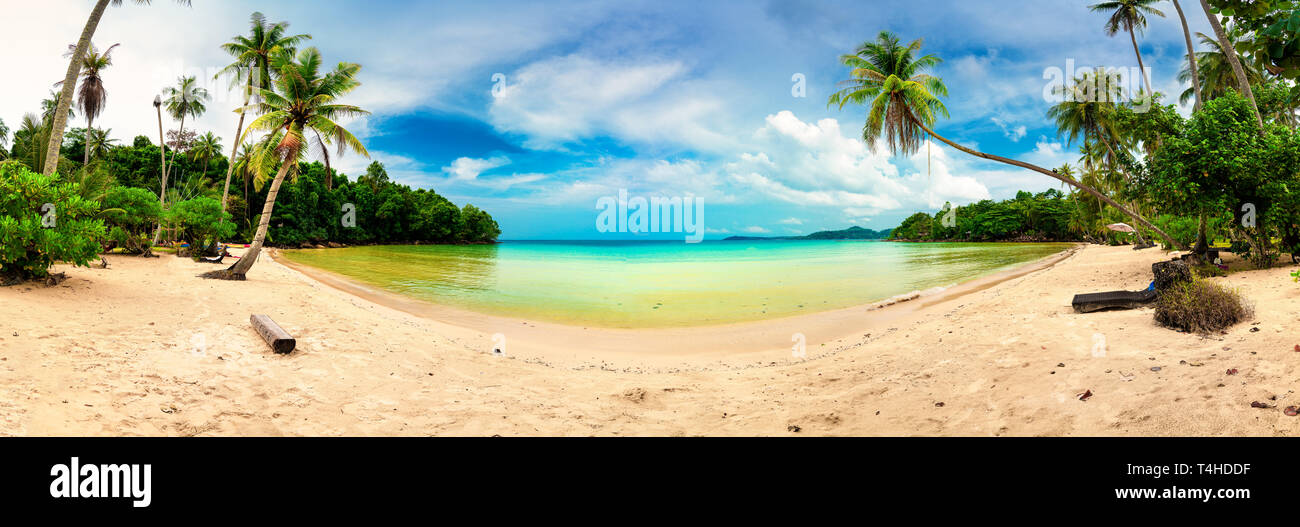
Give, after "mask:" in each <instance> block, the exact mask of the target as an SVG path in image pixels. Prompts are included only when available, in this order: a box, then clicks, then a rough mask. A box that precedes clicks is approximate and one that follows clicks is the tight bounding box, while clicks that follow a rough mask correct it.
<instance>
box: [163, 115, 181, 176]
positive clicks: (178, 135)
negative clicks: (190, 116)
mask: <svg viewBox="0 0 1300 527" xmlns="http://www.w3.org/2000/svg"><path fill="white" fill-rule="evenodd" d="M184 140H185V114H181V127H180V129H179V130H177V131H176V148H173V149H172V158H171V160H169V161H167V164H168V165H171V167H172V168H176V151H177V150H180V149H181V141H184Z"/></svg>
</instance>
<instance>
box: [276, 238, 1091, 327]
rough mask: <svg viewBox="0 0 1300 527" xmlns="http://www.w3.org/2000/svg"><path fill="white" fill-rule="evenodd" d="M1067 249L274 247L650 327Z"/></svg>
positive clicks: (798, 244) (775, 313)
mask: <svg viewBox="0 0 1300 527" xmlns="http://www.w3.org/2000/svg"><path fill="white" fill-rule="evenodd" d="M1069 246H1070V244H1061V243H1052V244H1018V243H1017V244H1012V243H1006V244H1003V243H926V244H912V243H887V242H865V241H716V242H704V243H699V244H686V243H682V242H680V241H672V242H640V241H635V242H571V241H565V242H535V241H507V242H501V243H499V244H497V245H468V246H465V245H388V246H369V247H349V248H346V249H329V250H292V251H282V254H284V255H285V256H286V257H288V258H289V259H290V260H292V261H294V262H298V263H302V264H305V265H309V266H312V267H316V268H320V269H324V270H326V271H331V272H334V273H338V274H341V275H344V276H347V277H349V278H352V279H354V280H357V281H359V282H362V283H365V284H369V285H372V286H376V287H379V288H382V289H385V290H388V291H392V292H396V293H401V294H404V295H409V296H411V297H415V298H418V299H421V300H427V301H430V302H435V303H439V304H445V305H450V306H455V307H460V308H464V309H469V310H474V311H479V312H483V313H489V314H495V315H504V316H513V317H520V318H525V319H533V320H548V321H552V322H560V323H565V324H571V325H580V326H595V327H614V328H651V327H681V326H700V325H711V324H723V323H730V322H742V321H751V320H763V319H769V318H777V317H783V316H791V315H798V314H805V313H812V312H817V311H826V310H831V309H838V308H843V307H849V306H854V305H861V304H867V303H871V302H875V301H878V300H883V299H886V298H889V297H891V296H894V295H899V294H905V293H909V292H912V291H919V290H925V289H929V288H932V287H937V286H949V285H952V284H955V283H958V282H964V281H967V280H970V279H973V278H977V277H979V276H983V275H987V274H991V273H993V272H996V271H999V270H1003V269H1007V268H1009V267H1014V266H1016V265H1017V264H1022V263H1025V262H1029V261H1033V260H1036V259H1039V258H1042V257H1045V256H1048V255H1051V254H1053V253H1056V252H1059V251H1062V250H1064V249H1066V248H1068V247H1069Z"/></svg>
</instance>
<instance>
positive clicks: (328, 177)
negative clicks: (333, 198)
mask: <svg viewBox="0 0 1300 527" xmlns="http://www.w3.org/2000/svg"><path fill="white" fill-rule="evenodd" d="M316 141H317V142H319V143H320V151H321V153H322V154H324V155H325V190H334V171H333V170H330V149H329V147H327V146H325V140H324V139H321V136H320V132H316Z"/></svg>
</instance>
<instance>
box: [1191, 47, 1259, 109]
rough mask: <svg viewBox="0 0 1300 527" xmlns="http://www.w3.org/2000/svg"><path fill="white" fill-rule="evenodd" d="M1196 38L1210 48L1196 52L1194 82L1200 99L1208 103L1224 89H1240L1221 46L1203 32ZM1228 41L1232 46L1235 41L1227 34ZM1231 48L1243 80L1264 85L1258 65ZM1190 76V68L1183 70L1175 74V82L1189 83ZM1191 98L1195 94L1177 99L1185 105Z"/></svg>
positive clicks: (1223, 91)
mask: <svg viewBox="0 0 1300 527" xmlns="http://www.w3.org/2000/svg"><path fill="white" fill-rule="evenodd" d="M1196 36H1197V37H1198V38H1200V39H1201V44H1202V45H1204V46H1206V47H1208V48H1210V51H1199V52H1197V53H1196V65H1197V70H1196V75H1198V76H1197V77H1196V79H1197V80H1198V82H1199V85H1200V87H1201V94H1202V96H1203V97H1205V99H1204V100H1207V101H1208V100H1214V99H1217V98H1219V97H1222V96H1223V95H1224V94H1226V93H1228V90H1237V91H1240V86H1238V85H1237V80H1236V78H1235V76H1236V74H1235V73H1234V72H1233V70H1232V64H1231V63H1230V61H1229V60H1228V54H1227V53H1224V52H1223V49H1224V48H1223V46H1222V45H1221V44H1219V41H1218V40H1217V39H1215V38H1212V37H1210V36H1208V35H1206V34H1204V33H1197V34H1196ZM1228 40H1229V42H1231V43H1232V44H1233V45H1234V46H1235V44H1236V42H1235V39H1234V38H1233V36H1232V34H1231V33H1230V34H1229V36H1228ZM1231 49H1232V50H1233V54H1234V55H1236V56H1237V60H1238V61H1240V63H1241V65H1242V67H1243V70H1244V71H1245V73H1246V80H1247V81H1249V82H1250V83H1251V84H1259V83H1262V82H1264V70H1263V69H1262V68H1260V67H1259V63H1258V62H1256V61H1254V60H1251V59H1250V58H1248V57H1246V56H1245V55H1242V54H1241V52H1238V51H1236V48H1235V47H1233V48H1231ZM1192 75H1193V74H1192V70H1191V68H1190V67H1184V68H1183V69H1182V70H1180V71H1179V72H1178V81H1179V82H1188V81H1190V80H1192V78H1193V77H1192ZM1193 96H1195V93H1193V91H1192V90H1190V89H1189V90H1186V91H1184V92H1183V94H1182V96H1180V97H1179V102H1183V103H1186V102H1187V100H1188V99H1190V98H1192V97H1193Z"/></svg>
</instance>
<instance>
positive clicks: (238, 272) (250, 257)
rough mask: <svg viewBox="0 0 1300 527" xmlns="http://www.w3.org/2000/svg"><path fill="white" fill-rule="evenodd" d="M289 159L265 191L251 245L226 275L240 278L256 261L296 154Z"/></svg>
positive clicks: (281, 166)
mask: <svg viewBox="0 0 1300 527" xmlns="http://www.w3.org/2000/svg"><path fill="white" fill-rule="evenodd" d="M288 157H289V159H290V160H289V161H285V162H284V163H282V164H281V165H280V171H279V172H277V173H276V174H275V181H272V182H271V189H270V190H268V191H267V192H266V203H265V204H263V205H262V218H261V219H260V220H259V221H258V222H257V234H255V235H253V244H252V247H249V248H248V250H247V251H244V255H243V256H241V257H240V258H239V262H238V263H236V264H235V265H232V266H230V269H229V270H228V273H227V274H228V275H233V276H230V277H231V278H236V279H240V280H242V279H243V277H244V275H245V274H247V273H248V270H249V269H250V268H252V267H253V264H254V263H256V262H257V256H258V255H259V254H261V252H262V244H263V243H264V242H265V241H266V231H267V229H268V228H270V226H271V211H272V210H273V209H275V197H276V195H278V194H279V193H280V184H281V183H283V182H284V175H285V174H287V173H289V167H290V164H291V163H293V162H294V161H292V159H295V158H296V156H288Z"/></svg>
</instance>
